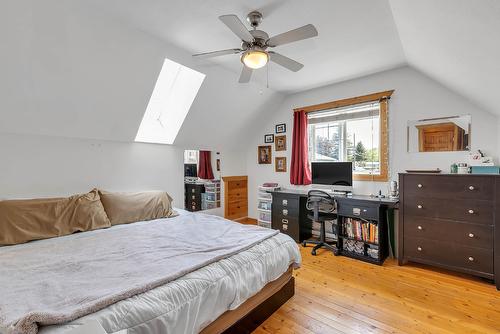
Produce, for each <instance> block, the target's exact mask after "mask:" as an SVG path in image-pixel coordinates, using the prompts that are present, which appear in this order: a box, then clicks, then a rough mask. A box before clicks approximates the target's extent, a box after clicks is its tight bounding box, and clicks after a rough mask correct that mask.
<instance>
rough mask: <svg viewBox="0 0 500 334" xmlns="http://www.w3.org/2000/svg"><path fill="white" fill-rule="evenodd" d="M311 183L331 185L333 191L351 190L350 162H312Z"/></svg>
mask: <svg viewBox="0 0 500 334" xmlns="http://www.w3.org/2000/svg"><path fill="white" fill-rule="evenodd" d="M311 169H312V183H313V185H314V184H323V185H330V186H332V188H333V190H335V191H352V162H313V163H311Z"/></svg>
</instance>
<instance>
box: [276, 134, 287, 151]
mask: <svg viewBox="0 0 500 334" xmlns="http://www.w3.org/2000/svg"><path fill="white" fill-rule="evenodd" d="M274 150H275V151H286V135H282V136H276V138H275V140H274Z"/></svg>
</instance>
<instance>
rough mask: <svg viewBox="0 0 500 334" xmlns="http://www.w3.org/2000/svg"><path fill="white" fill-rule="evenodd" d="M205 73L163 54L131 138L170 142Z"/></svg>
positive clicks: (151, 141) (182, 120)
mask: <svg viewBox="0 0 500 334" xmlns="http://www.w3.org/2000/svg"><path fill="white" fill-rule="evenodd" d="M204 79H205V74H203V73H200V72H197V71H195V70H192V69H190V68H188V67H186V66H183V65H181V64H178V63H176V62H174V61H172V60H170V59H167V58H165V61H164V62H163V66H162V68H161V71H160V75H159V76H158V79H157V80H156V84H155V88H154V89H153V93H152V94H151V98H150V99H149V103H148V106H147V108H146V112H145V113H144V117H143V118H142V122H141V125H140V126H139V130H138V131H137V135H136V137H135V141H137V142H145V143H157V144H173V142H174V140H175V137H177V134H178V133H179V130H180V128H181V126H182V123H183V122H184V119H185V118H186V115H187V113H188V112H189V109H190V108H191V105H192V104H193V101H194V99H195V97H196V94H198V90H199V89H200V87H201V84H202V82H203V80H204Z"/></svg>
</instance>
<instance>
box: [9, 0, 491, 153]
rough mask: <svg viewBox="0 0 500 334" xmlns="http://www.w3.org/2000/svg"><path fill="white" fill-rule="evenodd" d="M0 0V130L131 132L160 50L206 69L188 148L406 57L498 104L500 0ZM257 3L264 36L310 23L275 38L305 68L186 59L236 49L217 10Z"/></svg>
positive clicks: (228, 141)
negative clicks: (298, 37)
mask: <svg viewBox="0 0 500 334" xmlns="http://www.w3.org/2000/svg"><path fill="white" fill-rule="evenodd" d="M1 3H2V4H1V5H0V40H1V41H2V43H1V44H0V50H1V51H0V73H1V75H0V132H15V133H26V134H42V135H57V136H66V137H83V138H95V139H110V140H120V141H132V140H133V138H135V135H136V133H137V129H138V127H139V124H140V121H141V119H142V116H143V114H144V110H145V109H146V106H147V103H148V100H149V97H150V96H151V91H152V89H153V87H154V83H155V81H156V78H157V76H158V73H159V70H160V68H161V64H162V63H163V61H164V58H165V57H167V58H169V59H172V60H174V61H176V62H179V63H182V64H183V65H185V66H188V67H191V68H193V69H195V70H198V71H200V72H202V73H204V74H206V75H207V78H206V80H205V82H204V83H203V85H202V88H201V89H200V92H199V94H198V96H197V98H196V99H195V101H194V103H193V106H192V107H191V109H190V112H189V113H188V116H187V117H186V120H185V121H184V124H183V126H182V127H181V131H180V132H179V135H178V137H177V138H176V141H175V144H176V145H181V146H185V147H192V148H219V147H223V146H225V145H236V144H237V143H238V142H239V141H238V140H233V139H234V138H240V137H241V136H242V134H244V133H245V132H249V131H251V129H252V128H251V126H250V125H251V124H252V122H255V121H256V120H259V119H260V118H261V117H262V115H265V114H266V113H269V112H272V111H273V110H274V109H276V104H279V102H280V101H281V100H282V98H283V97H284V95H285V94H284V93H289V92H295V91H303V90H307V89H309V88H313V87H317V86H323V85H326V84H329V83H334V82H339V81H343V80H347V79H350V78H355V77H362V76H365V75H367V74H370V73H374V72H379V71H382V70H384V69H388V68H394V67H398V66H400V65H402V64H406V63H409V64H410V65H411V66H413V67H415V68H417V69H419V70H420V71H422V72H424V73H425V74H427V75H428V76H430V77H432V78H434V79H435V80H437V81H439V82H441V83H442V84H444V85H446V86H448V87H449V88H452V89H453V90H455V91H456V92H458V93H460V94H461V95H463V96H465V97H467V98H469V99H470V100H471V101H473V102H475V103H476V104H477V105H480V106H482V107H483V108H485V109H486V110H488V111H490V112H496V113H498V114H500V108H498V106H497V104H498V102H497V99H498V86H499V85H498V82H499V79H498V78H500V61H499V60H500V43H499V41H498V40H499V33H500V0H418V1H412V0H314V1H307V0H300V1H299V0H289V1H284V0H274V1H263V0H254V1H243V0H168V1H166V0H142V1H136V0H107V1H102V0H72V1H64V2H61V1H60V0H44V1H43V2H41V1H39V0H16V1H4V2H1ZM254 9H258V10H261V11H262V12H263V14H264V22H263V24H262V26H261V27H262V29H263V30H265V31H267V32H268V33H269V34H270V35H274V34H278V33H281V32H284V31H287V30H289V29H293V28H296V27H299V26H302V25H304V24H308V23H312V24H314V25H315V26H316V27H317V29H318V31H319V37H317V38H314V39H311V40H306V41H300V42H297V43H294V44H290V45H286V46H283V47H279V48H276V51H278V52H280V53H283V54H284V55H287V56H289V57H291V58H293V59H296V60H297V61H300V62H302V63H304V65H305V67H304V68H303V69H302V70H301V71H299V72H297V73H292V72H288V71H287V70H285V69H283V68H280V67H279V66H278V65H274V64H273V65H271V69H270V87H271V89H265V88H264V87H263V86H262V85H259V83H265V74H266V71H265V70H260V71H258V73H257V74H256V76H255V77H256V78H255V79H256V80H257V82H256V81H255V80H254V81H252V82H251V83H249V84H238V83H237V79H238V76H239V71H240V69H241V66H242V65H241V64H240V62H239V59H238V57H237V56H227V57H222V58H219V59H213V60H205V61H204V62H196V61H195V60H194V59H192V57H190V54H193V53H197V52H203V51H211V50H217V49H225V48H233V47H237V46H238V38H237V37H235V36H234V35H233V34H232V32H231V31H230V30H229V29H228V28H227V27H225V26H224V25H223V24H222V23H221V22H220V21H219V20H218V16H219V15H222V14H230V13H234V14H237V15H238V16H239V17H240V18H242V19H243V18H244V17H245V15H246V14H247V13H248V12H249V11H251V10H254ZM423 98H425V97H423ZM201 130H203V131H201ZM202 133H209V134H210V135H209V136H203V135H202ZM200 136H201V137H203V138H202V140H200ZM205 137H206V138H205ZM200 143H202V144H203V145H204V147H199V146H198V147H197V146H194V145H200ZM243 144H244V143H241V144H238V145H243Z"/></svg>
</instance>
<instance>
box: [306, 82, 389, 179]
mask: <svg viewBox="0 0 500 334" xmlns="http://www.w3.org/2000/svg"><path fill="white" fill-rule="evenodd" d="M391 94H392V91H388V92H382V93H376V94H370V95H366V96H361V97H356V98H352V99H346V100H341V101H334V102H329V103H324V104H321V105H316V106H310V107H305V108H299V109H296V110H305V111H306V112H307V116H308V121H309V129H308V135H309V161H311V162H315V161H351V162H352V163H353V179H354V180H366V181H387V178H388V147H387V146H388V138H387V98H388V97H390V95H391Z"/></svg>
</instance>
